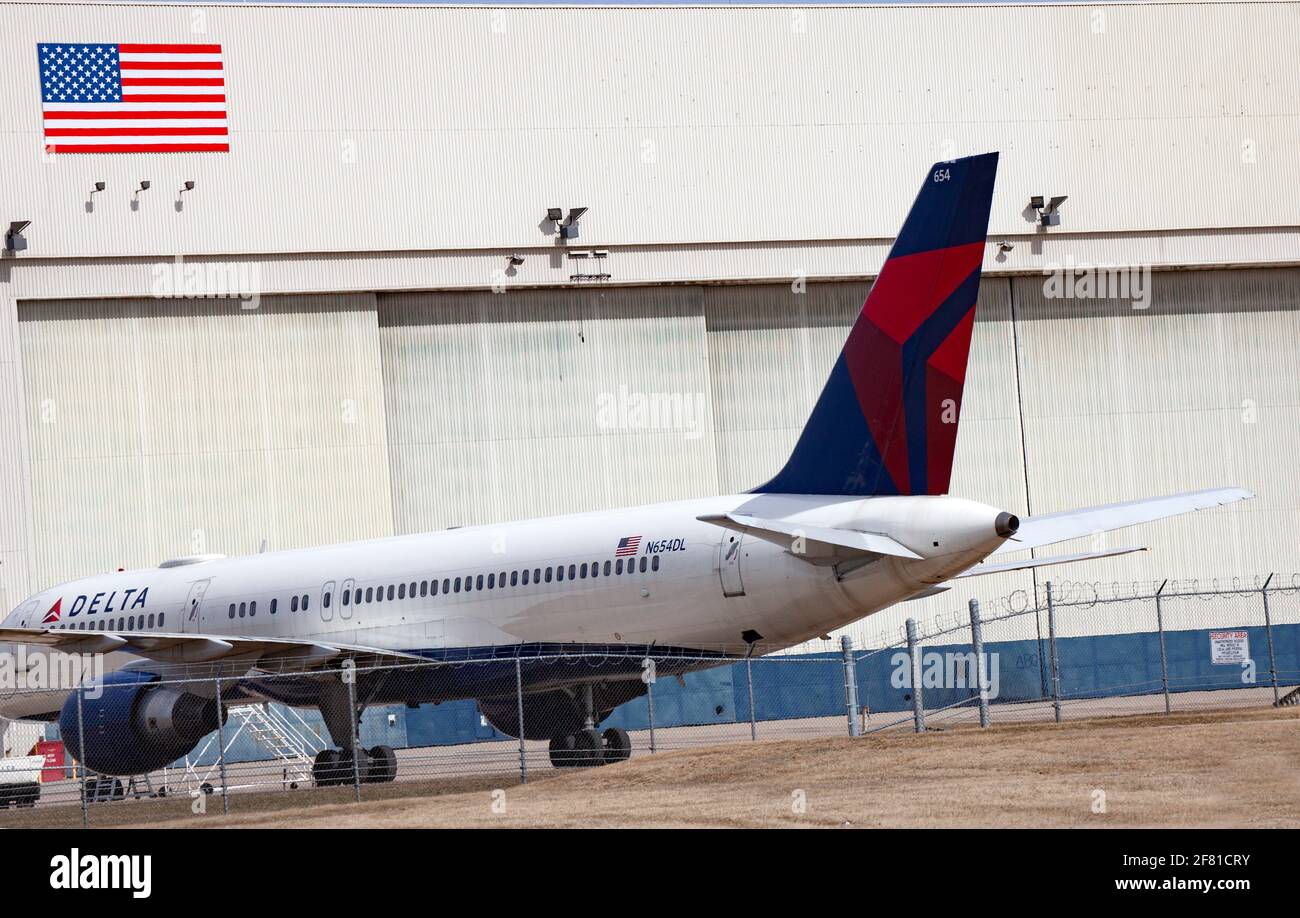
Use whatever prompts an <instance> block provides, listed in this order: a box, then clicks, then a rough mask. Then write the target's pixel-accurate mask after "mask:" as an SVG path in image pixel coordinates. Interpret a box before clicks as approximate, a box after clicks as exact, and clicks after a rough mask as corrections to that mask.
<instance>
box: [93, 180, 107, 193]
mask: <svg viewBox="0 0 1300 918" xmlns="http://www.w3.org/2000/svg"><path fill="white" fill-rule="evenodd" d="M107 187H108V184H107V183H106V182H96V183H95V191H103V190H104V189H105V188H107ZM92 194H93V192H92Z"/></svg>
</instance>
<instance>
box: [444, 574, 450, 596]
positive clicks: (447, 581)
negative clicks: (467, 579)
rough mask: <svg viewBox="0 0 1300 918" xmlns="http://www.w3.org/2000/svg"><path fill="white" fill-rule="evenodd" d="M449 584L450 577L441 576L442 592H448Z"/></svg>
mask: <svg viewBox="0 0 1300 918" xmlns="http://www.w3.org/2000/svg"><path fill="white" fill-rule="evenodd" d="M450 586H451V578H450V577H443V578H442V591H443V592H444V593H450V592H451V590H449V589H448V587H450Z"/></svg>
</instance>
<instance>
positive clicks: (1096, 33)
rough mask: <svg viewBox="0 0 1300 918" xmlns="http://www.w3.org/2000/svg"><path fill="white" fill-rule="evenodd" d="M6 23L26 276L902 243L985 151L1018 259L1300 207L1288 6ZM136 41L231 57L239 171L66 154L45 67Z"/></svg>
mask: <svg viewBox="0 0 1300 918" xmlns="http://www.w3.org/2000/svg"><path fill="white" fill-rule="evenodd" d="M0 17H2V19H3V28H0V59H4V60H6V61H10V62H12V66H11V71H10V73H9V78H8V79H6V80H5V81H3V83H0V113H3V123H4V125H5V126H6V130H5V131H4V132H2V133H0V159H3V161H4V162H5V164H6V172H7V176H8V177H9V179H10V180H9V181H8V182H7V183H6V198H7V205H8V206H9V207H10V208H11V211H10V212H11V214H12V216H13V217H25V218H29V219H32V220H33V221H34V225H33V231H32V234H31V238H32V240H33V241H32V247H31V249H30V251H29V253H28V256H29V257H35V256H37V255H40V256H45V257H49V256H90V255H104V254H108V255H128V254H140V255H156V254H167V253H172V252H185V253H187V254H199V253H222V254H228V253H242V252H252V253H266V252H285V251H292V252H336V251H337V252H355V251H384V250H420V249H466V248H482V247H497V246H510V247H516V246H548V245H549V244H550V242H551V237H550V236H548V235H545V234H544V233H543V232H542V231H541V229H540V227H539V222H540V221H541V220H542V217H543V214H544V212H545V208H546V207H548V206H561V207H573V206H577V205H582V206H587V207H590V208H591V213H589V214H588V215H587V216H586V217H585V218H584V238H587V239H593V240H597V241H598V242H599V244H601V245H638V244H660V243H699V242H715V241H743V240H756V239H763V240H771V239H786V240H791V239H854V238H873V237H874V238H889V237H892V235H893V234H894V232H895V231H896V229H897V219H898V217H899V215H900V214H901V213H902V212H903V211H904V210H905V208H906V206H907V203H908V201H909V200H910V199H911V197H912V195H913V192H914V190H915V188H916V187H917V184H918V183H919V181H920V179H921V178H922V175H923V170H924V169H925V168H926V166H927V165H929V164H930V163H932V162H934V161H936V160H939V159H950V158H952V157H954V156H959V155H965V154H970V153H975V152H982V151H984V150H989V149H998V150H1001V151H1002V152H1003V160H1002V178H1001V180H1000V181H999V184H998V188H997V192H996V197H995V200H994V209H993V219H992V224H991V232H992V233H994V234H1004V233H1031V232H1033V229H1034V227H1033V214H1032V213H1030V214H1025V213H1024V212H1023V211H1024V208H1025V205H1026V203H1027V201H1028V198H1029V196H1030V195H1033V194H1068V195H1070V201H1069V203H1068V204H1067V205H1066V211H1065V213H1066V220H1067V226H1068V227H1069V228H1070V229H1071V230H1072V231H1076V232H1088V233H1095V232H1105V231H1134V230H1177V229H1199V228H1204V227H1253V226H1293V225H1294V223H1295V220H1294V215H1295V213H1296V212H1297V207H1298V206H1300V196H1298V195H1300V191H1298V190H1297V187H1296V183H1295V182H1293V181H1291V177H1292V173H1293V172H1294V156H1293V154H1292V150H1293V149H1294V140H1295V136H1296V130H1297V111H1298V110H1300V109H1298V106H1300V87H1298V84H1297V81H1296V80H1294V79H1290V78H1289V75H1290V74H1291V73H1293V70H1294V63H1295V61H1296V60H1297V59H1300V5H1297V4H1296V3H1293V2H1287V3H1278V2H1259V3H1243V2H1234V3H1134V4H1119V5H1115V6H1109V7H1104V8H1097V7H1089V6H1084V5H1077V4H1043V5H1028V4H1014V5H1011V4H1009V5H995V4H991V3H990V4H975V5H971V6H904V5H892V4H888V5H865V6H856V7H839V8H834V7H822V8H809V9H782V8H778V7H758V8H737V7H725V6H724V7H720V8H658V9H656V8H632V9H628V8H581V7H578V8H572V7H571V8H561V7H548V8H536V9H521V8H513V9H489V8H432V7H429V6H423V5H413V6H405V7H375V6H364V5H362V6H358V7H347V6H344V5H341V4H340V5H324V6H307V5H302V6H279V7H276V6H256V5H223V4H216V5H212V6H208V7H204V8H199V7H196V6H194V5H192V4H170V5H169V4H143V3H141V4H125V3H122V4H117V3H115V4H78V5H73V4H48V3H5V4H0ZM117 40H121V41H129V40H140V41H144V40H152V41H173V42H174V41H181V42H204V43H209V42H211V43H220V44H221V46H222V53H223V58H224V64H225V70H224V73H225V79H226V81H227V86H226V88H227V94H226V95H227V100H228V110H229V123H230V129H231V151H230V153H228V154H198V155H187V156H184V157H160V156H157V155H149V154H144V155H119V156H103V157H87V156H78V155H61V154H60V155H55V156H53V157H48V156H45V155H43V152H42V150H43V146H42V131H41V125H42V119H41V103H40V93H39V92H38V91H37V89H38V87H37V80H38V77H39V72H38V69H37V57H36V54H35V48H36V44H37V43H38V42H85V41H117ZM322 49H330V50H329V56H328V66H327V67H322V66H321V61H322V57H321V55H322ZM344 49H346V53H343V52H344ZM972 49H978V53H972ZM1189 62H1194V65H1195V66H1194V67H1193V66H1190V64H1189ZM900 176H905V177H906V181H900V180H899V177H900ZM144 178H148V179H150V180H152V181H153V190H152V191H150V192H148V193H146V194H144V195H142V196H140V199H139V200H138V209H137V210H132V209H131V201H132V192H133V190H134V189H135V188H136V187H137V184H138V183H139V181H140V180H141V179H144ZM186 179H193V180H196V181H197V183H198V185H197V188H196V189H195V190H194V191H193V192H190V193H187V194H186V195H184V198H183V202H182V201H181V196H180V195H179V193H178V189H179V188H180V186H181V182H182V181H184V180H186ZM95 180H105V181H106V182H107V183H108V188H107V190H106V191H105V192H104V193H103V194H100V195H96V196H95V197H94V200H93V207H92V208H91V209H89V210H87V209H86V204H87V202H88V201H89V200H90V197H89V189H90V187H91V183H92V182H94V181H95ZM178 202H180V203H183V206H177V205H178ZM322 211H328V212H329V213H331V214H333V215H335V217H336V219H321V213H322ZM742 276H743V275H742Z"/></svg>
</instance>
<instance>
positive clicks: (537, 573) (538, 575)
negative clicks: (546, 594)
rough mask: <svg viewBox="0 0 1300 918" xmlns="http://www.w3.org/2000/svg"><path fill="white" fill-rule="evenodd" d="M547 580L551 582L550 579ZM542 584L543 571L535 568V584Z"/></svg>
mask: <svg viewBox="0 0 1300 918" xmlns="http://www.w3.org/2000/svg"><path fill="white" fill-rule="evenodd" d="M546 579H548V580H549V579H550V578H549V577H548V578H546ZM541 582H542V569H541V568H540V567H535V568H533V583H541Z"/></svg>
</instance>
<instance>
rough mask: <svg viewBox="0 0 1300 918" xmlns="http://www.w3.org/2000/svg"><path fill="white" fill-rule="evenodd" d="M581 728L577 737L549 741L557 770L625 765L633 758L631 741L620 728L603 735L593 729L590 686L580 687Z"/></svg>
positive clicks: (571, 735)
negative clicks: (582, 713)
mask: <svg viewBox="0 0 1300 918" xmlns="http://www.w3.org/2000/svg"><path fill="white" fill-rule="evenodd" d="M582 704H583V709H584V712H585V713H584V725H583V728H582V729H581V730H579V731H578V732H577V733H565V734H561V735H560V736H555V737H552V738H551V764H552V765H554V766H555V767H556V768H593V767H595V766H596V765H612V764H614V763H616V762H624V761H626V760H627V759H628V758H630V757H631V755H632V739H631V737H629V736H628V735H627V731H626V730H624V729H623V728H622V727H610V728H609V729H608V730H606V731H605V732H604V733H602V732H600V731H599V730H597V729H596V712H595V705H594V704H593V703H592V698H591V686H590V685H584V686H583V687H582Z"/></svg>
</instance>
